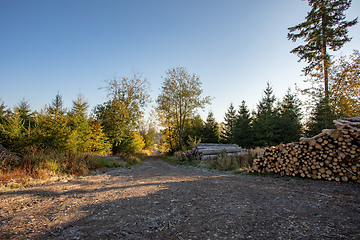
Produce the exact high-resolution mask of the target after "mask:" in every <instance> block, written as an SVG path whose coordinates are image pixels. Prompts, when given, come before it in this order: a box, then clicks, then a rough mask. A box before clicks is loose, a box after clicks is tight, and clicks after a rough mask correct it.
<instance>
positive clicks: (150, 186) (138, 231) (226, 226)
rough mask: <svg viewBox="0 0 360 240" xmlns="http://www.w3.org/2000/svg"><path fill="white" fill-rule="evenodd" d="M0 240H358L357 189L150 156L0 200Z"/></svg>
mask: <svg viewBox="0 0 360 240" xmlns="http://www.w3.org/2000/svg"><path fill="white" fill-rule="evenodd" d="M0 239H180V240H182V239H360V186H359V185H358V184H344V183H335V182H325V181H313V180H287V179H284V178H271V177H259V176H249V175H233V174H224V173H218V172H209V171H205V170H201V169H196V168H191V167H184V166H173V165H170V164H168V163H165V162H164V161H162V160H161V159H156V158H153V159H147V160H146V161H145V162H144V163H143V164H141V165H139V166H135V167H131V168H130V169H115V170H112V171H109V172H107V173H105V174H101V175H96V176H88V177H84V178H81V179H76V180H71V181H68V182H57V183H53V184H50V185H45V186H40V187H36V188H31V189H26V190H18V191H15V192H12V193H6V194H2V195H0Z"/></svg>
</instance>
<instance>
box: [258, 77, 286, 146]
mask: <svg viewBox="0 0 360 240" xmlns="http://www.w3.org/2000/svg"><path fill="white" fill-rule="evenodd" d="M275 102H276V97H275V95H274V93H273V89H272V86H271V85H270V83H267V87H266V89H265V90H264V96H263V97H262V99H261V100H260V102H259V103H258V104H257V111H256V112H255V113H254V116H255V117H254V122H253V130H254V138H255V139H254V144H255V146H274V145H277V144H279V143H280V142H281V139H280V131H281V130H280V128H281V126H280V121H279V120H280V117H279V114H278V111H277V109H276V108H275V106H274V105H275Z"/></svg>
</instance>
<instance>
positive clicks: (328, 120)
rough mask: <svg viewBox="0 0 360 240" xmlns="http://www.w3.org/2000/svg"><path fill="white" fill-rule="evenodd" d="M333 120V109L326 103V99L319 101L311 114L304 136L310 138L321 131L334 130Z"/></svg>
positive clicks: (334, 117)
mask: <svg viewBox="0 0 360 240" xmlns="http://www.w3.org/2000/svg"><path fill="white" fill-rule="evenodd" d="M335 119H336V116H335V114H334V109H333V107H331V105H329V104H328V103H327V102H326V99H324V98H323V99H321V100H320V101H319V102H318V104H317V105H316V106H315V108H314V110H313V111H312V112H311V116H310V118H309V120H308V122H307V124H306V127H307V129H306V135H307V136H308V137H312V136H315V135H317V134H319V133H321V131H322V130H323V129H334V128H335V126H334V123H333V120H335Z"/></svg>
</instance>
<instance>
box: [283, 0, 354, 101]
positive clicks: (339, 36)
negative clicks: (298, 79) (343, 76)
mask: <svg viewBox="0 0 360 240" xmlns="http://www.w3.org/2000/svg"><path fill="white" fill-rule="evenodd" d="M308 2H309V5H310V7H311V11H310V12H308V15H307V16H306V18H305V19H306V21H305V22H302V23H300V24H298V25H296V26H294V27H290V28H288V29H289V31H290V33H288V39H289V40H292V41H297V40H298V39H303V40H304V42H305V44H304V45H300V46H298V47H296V48H294V49H293V50H292V51H291V53H295V54H297V55H298V56H299V58H300V60H299V61H301V60H304V61H306V62H307V63H308V64H309V65H308V66H306V67H305V68H304V69H303V71H304V72H305V75H307V74H308V73H310V72H311V71H312V70H313V69H315V68H318V69H319V68H320V69H321V70H322V71H323V80H324V91H325V93H324V96H325V102H326V101H327V99H328V95H329V81H328V75H329V66H330V60H331V59H330V56H331V55H330V53H329V50H332V51H337V50H339V49H340V48H341V47H342V46H343V45H344V44H345V43H346V42H349V41H350V40H351V38H350V37H349V36H348V28H349V27H351V26H353V25H355V24H356V23H357V18H356V19H354V20H352V21H345V14H344V12H345V11H346V10H347V9H348V8H349V7H350V5H351V0H308Z"/></svg>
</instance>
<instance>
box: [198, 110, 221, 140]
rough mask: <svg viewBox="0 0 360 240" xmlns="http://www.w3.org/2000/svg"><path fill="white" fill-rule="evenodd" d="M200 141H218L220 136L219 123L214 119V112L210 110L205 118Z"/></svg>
mask: <svg viewBox="0 0 360 240" xmlns="http://www.w3.org/2000/svg"><path fill="white" fill-rule="evenodd" d="M202 135H203V138H202V142H204V143H218V142H219V138H220V136H219V135H220V132H219V125H218V123H217V122H216V121H215V117H214V113H213V112H212V111H210V112H209V113H208V116H207V118H206V122H205V126H204V132H203V134H202Z"/></svg>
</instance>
